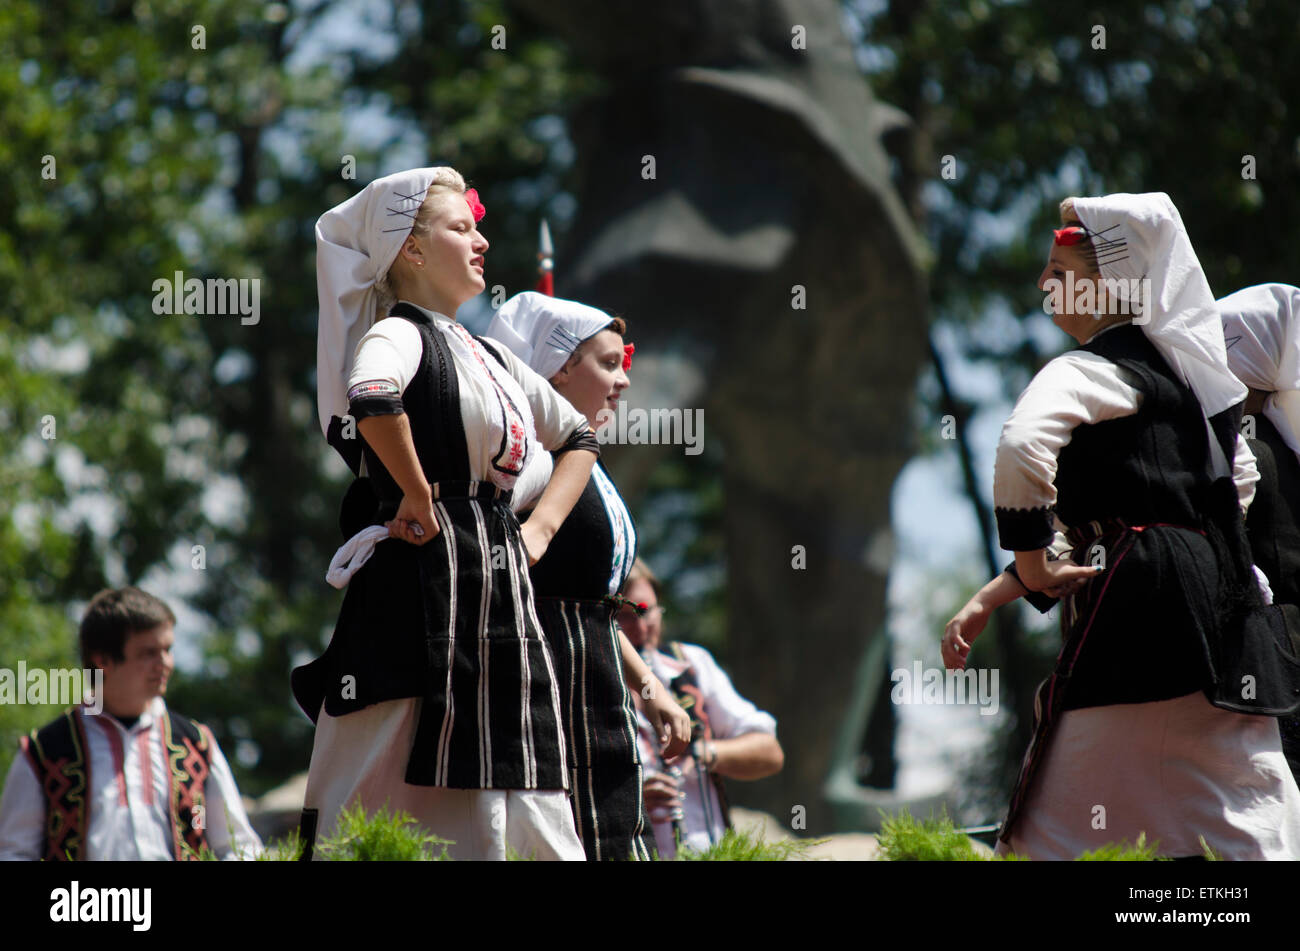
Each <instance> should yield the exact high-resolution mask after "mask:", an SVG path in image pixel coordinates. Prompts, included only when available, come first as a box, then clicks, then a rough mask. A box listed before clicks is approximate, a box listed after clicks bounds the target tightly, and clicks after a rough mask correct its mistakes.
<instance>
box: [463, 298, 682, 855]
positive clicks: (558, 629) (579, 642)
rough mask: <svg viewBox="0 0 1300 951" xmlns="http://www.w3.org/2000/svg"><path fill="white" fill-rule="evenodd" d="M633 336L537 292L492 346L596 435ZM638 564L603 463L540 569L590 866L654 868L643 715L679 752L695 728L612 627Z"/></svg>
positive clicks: (545, 622) (500, 323) (623, 375)
mask: <svg viewBox="0 0 1300 951" xmlns="http://www.w3.org/2000/svg"><path fill="white" fill-rule="evenodd" d="M625 330H626V325H625V323H624V321H623V319H622V318H620V317H611V316H610V315H609V314H606V313H605V312H604V311H601V310H598V309H597V308H595V307H589V306H587V305H585V304H580V303H578V302H577V301H569V300H563V299H560V298H555V297H550V296H547V295H545V294H540V293H536V292H533V291H529V292H526V293H523V294H519V295H516V296H515V297H512V298H511V299H510V300H508V301H506V302H505V303H504V304H503V305H501V308H500V310H498V311H497V314H496V316H495V317H494V318H493V320H492V324H491V326H490V327H488V331H487V335H488V336H489V337H491V338H493V339H494V340H498V341H500V342H501V343H503V344H505V345H506V346H507V347H509V348H510V349H511V350H512V351H513V352H514V353H515V354H516V355H517V356H518V357H519V358H520V359H521V360H523V361H525V362H526V363H527V364H528V365H529V366H530V367H531V368H532V369H533V370H535V371H537V373H538V374H539V375H541V376H542V377H545V378H546V379H548V380H550V382H551V385H552V386H554V387H555V389H556V390H557V391H558V392H559V393H560V394H561V395H562V396H564V397H565V398H566V399H568V400H569V401H570V402H572V403H573V405H574V407H576V408H577V409H578V410H579V411H580V412H581V413H583V414H584V415H585V416H586V418H587V422H588V423H590V424H591V425H592V426H595V425H597V423H598V422H599V421H600V418H601V414H602V413H606V412H610V413H612V412H613V411H614V410H615V408H616V407H617V405H618V401H619V400H620V399H621V398H622V394H623V391H624V390H625V389H626V388H627V386H628V377H627V373H628V371H629V369H630V368H631V362H632V350H633V349H634V348H633V347H632V345H630V344H626V345H625V344H624V343H623V334H624V332H625ZM635 558H636V529H635V527H634V525H633V522H632V516H631V513H630V512H628V509H627V506H626V504H624V502H623V498H622V496H621V495H619V492H618V489H617V488H616V487H615V485H614V482H613V480H612V479H610V477H609V474H608V473H607V472H606V471H605V469H604V467H603V466H601V465H600V464H599V463H597V465H596V468H595V469H593V470H592V477H591V480H590V481H589V482H588V483H587V486H586V488H585V489H584V490H583V493H582V496H581V497H580V498H579V499H578V502H577V504H575V505H574V507H573V511H572V512H570V513H569V517H568V518H567V519H566V520H565V522H564V524H563V525H562V526H561V527H560V530H559V531H558V532H557V533H556V535H555V538H554V540H553V542H552V544H551V547H550V548H549V549H548V550H547V553H546V555H545V557H543V558H542V559H540V560H539V561H538V562H537V563H536V564H535V565H533V567H532V569H531V574H532V580H533V585H534V590H535V592H536V596H537V608H538V612H539V614H540V616H541V620H542V630H543V632H544V633H545V635H546V637H547V640H548V642H549V644H550V646H551V651H552V654H553V655H554V657H555V659H556V666H557V669H558V671H559V680H560V701H561V709H562V713H563V717H564V725H565V739H566V741H567V743H568V749H569V757H570V771H571V779H572V796H573V799H572V804H573V811H574V819H575V821H576V823H577V828H578V834H579V836H580V837H581V838H582V845H583V848H584V849H585V850H586V853H587V858H588V859H590V860H592V861H598V860H622V859H642V860H643V859H648V858H650V857H651V855H652V854H653V844H654V839H653V836H652V833H651V830H650V824H649V818H648V816H647V814H646V809H645V805H644V802H643V796H642V779H643V777H642V766H641V762H640V757H639V752H638V743H637V712H636V706H635V705H634V700H633V697H632V695H631V693H630V692H629V687H631V688H632V689H633V690H635V691H638V692H639V693H640V698H641V704H642V705H643V706H644V708H645V711H646V715H647V717H648V718H649V719H650V720H651V721H652V723H653V728H654V729H655V731H656V734H657V736H658V738H659V741H660V748H661V749H662V751H663V755H666V756H669V757H672V756H676V755H677V754H679V753H681V752H682V751H683V750H684V749H685V747H686V743H687V741H688V740H689V738H690V718H689V717H688V716H687V715H686V712H685V711H684V710H682V708H681V707H680V706H678V704H677V703H676V702H675V701H674V700H673V698H672V695H671V694H670V693H669V691H668V690H666V689H665V688H664V686H663V685H662V684H661V683H659V681H658V680H657V679H656V678H655V676H654V674H652V673H651V672H650V669H649V668H648V667H647V666H646V664H645V662H644V661H643V660H642V659H641V657H640V655H638V654H637V652H636V650H635V649H634V648H633V647H632V645H631V644H630V643H628V640H627V638H626V637H625V636H624V635H623V633H622V632H621V631H620V630H619V629H618V627H617V625H616V624H615V623H614V617H615V614H616V612H617V611H618V609H619V606H620V604H621V601H622V599H621V598H619V597H618V593H619V591H620V590H621V588H622V586H623V583H624V581H625V580H626V579H627V575H628V572H629V571H630V569H631V567H632V563H633V560H634V559H635Z"/></svg>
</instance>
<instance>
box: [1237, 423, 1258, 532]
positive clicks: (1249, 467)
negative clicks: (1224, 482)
mask: <svg viewBox="0 0 1300 951" xmlns="http://www.w3.org/2000/svg"><path fill="white" fill-rule="evenodd" d="M1258 481H1259V467H1258V466H1257V465H1255V454H1254V453H1253V452H1251V451H1250V446H1248V445H1247V444H1246V440H1245V439H1243V438H1242V436H1241V433H1237V451H1236V452H1235V453H1233V456H1232V482H1233V484H1234V485H1235V486H1236V487H1237V501H1238V502H1239V503H1240V505H1241V511H1242V513H1243V514H1244V513H1245V512H1246V510H1247V509H1248V508H1250V503H1251V502H1253V501H1255V483H1256V482H1258Z"/></svg>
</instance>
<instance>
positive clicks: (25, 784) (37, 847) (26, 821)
mask: <svg viewBox="0 0 1300 951" xmlns="http://www.w3.org/2000/svg"><path fill="white" fill-rule="evenodd" d="M44 844H45V797H44V796H43V795H42V794H41V784H40V780H38V779H37V778H36V773H35V772H34V771H33V770H32V764H31V762H30V761H29V760H28V759H27V756H26V754H25V753H19V754H18V755H17V756H15V757H14V760H13V762H12V763H11V764H10V765H9V775H8V776H6V777H5V790H4V795H3V797H0V862H36V861H39V860H40V858H41V851H42V846H43V845H44Z"/></svg>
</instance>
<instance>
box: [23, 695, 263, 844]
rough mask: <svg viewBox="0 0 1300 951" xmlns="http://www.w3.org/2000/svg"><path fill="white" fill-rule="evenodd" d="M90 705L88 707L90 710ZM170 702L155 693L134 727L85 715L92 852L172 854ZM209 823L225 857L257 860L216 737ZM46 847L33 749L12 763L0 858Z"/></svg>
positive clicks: (211, 840)
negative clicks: (167, 744) (167, 743)
mask: <svg viewBox="0 0 1300 951" xmlns="http://www.w3.org/2000/svg"><path fill="white" fill-rule="evenodd" d="M83 712H84V711H83ZM166 716H167V705H166V704H165V703H164V702H163V699H162V698H161V697H155V698H154V699H153V701H152V702H151V703H150V704H149V707H148V709H146V710H145V712H144V713H143V714H141V716H140V718H139V719H138V720H137V721H136V722H135V724H134V725H133V726H132V727H131V728H130V729H128V728H126V727H124V726H123V725H122V724H121V723H119V722H118V721H117V720H116V719H115V718H114V717H112V716H110V715H109V714H107V713H101V714H98V715H95V714H85V715H84V716H83V721H82V722H83V724H84V727H85V734H86V745H87V747H88V756H89V760H90V785H91V789H90V809H89V812H88V816H87V822H88V825H89V829H88V830H87V834H86V852H85V857H86V858H87V859H88V860H91V861H96V860H100V861H103V860H108V861H131V860H145V861H171V860H173V859H175V857H176V855H175V852H174V851H173V848H172V828H171V814H170V810H169V808H168V797H169V796H170V795H171V788H170V783H169V781H168V777H167V757H166V752H165V750H164V748H163V728H162V724H163V721H164V719H165V718H166ZM203 800H204V802H205V803H206V810H205V814H206V819H205V825H206V828H205V830H204V833H205V835H206V836H207V840H208V845H209V846H210V847H211V849H212V852H213V854H214V855H216V857H217V858H219V859H241V858H242V859H252V858H254V857H256V855H257V853H258V852H259V851H260V850H261V848H262V843H261V840H260V839H259V838H258V837H257V833H256V832H254V831H253V827H252V826H251V825H250V824H249V821H248V814H247V813H246V812H245V811H244V806H243V803H242V802H241V801H240V798H239V789H238V788H237V787H236V786H235V778H234V776H233V775H232V774H231V772H230V765H229V764H228V763H227V762H226V758H225V756H224V755H222V752H221V747H220V746H218V745H217V741H216V738H215V737H213V738H212V763H211V768H210V771H209V773H208V777H207V780H206V781H205V782H204V784H203ZM44 852H45V794H44V793H43V792H42V791H41V785H40V782H39V780H38V779H37V777H36V772H35V770H34V769H33V768H32V764H31V761H30V760H29V759H28V758H27V756H26V755H24V754H22V753H19V754H18V755H17V756H16V757H14V761H13V764H12V765H11V766H10V767H9V775H8V777H7V778H6V780H5V787H4V795H3V797H0V861H37V860H39V859H41V858H43V857H44Z"/></svg>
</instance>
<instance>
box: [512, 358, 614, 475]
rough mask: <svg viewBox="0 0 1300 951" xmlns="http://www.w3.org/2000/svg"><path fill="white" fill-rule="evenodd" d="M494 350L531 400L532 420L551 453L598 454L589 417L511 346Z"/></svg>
mask: <svg viewBox="0 0 1300 951" xmlns="http://www.w3.org/2000/svg"><path fill="white" fill-rule="evenodd" d="M495 349H496V350H497V351H498V352H499V353H500V354H501V356H502V358H503V359H504V360H505V364H506V369H507V370H509V371H510V375H511V376H512V377H514V378H515V381H516V382H518V384H519V385H520V387H522V388H523V391H524V395H525V396H526V397H528V405H529V406H530V407H532V410H533V421H534V423H535V424H536V426H537V438H538V440H540V441H541V444H542V445H543V446H545V447H546V449H547V450H548V451H550V452H561V451H564V450H566V449H573V448H581V449H588V450H590V451H592V452H595V453H597V455H599V453H600V450H599V448H598V446H597V443H596V438H595V436H594V435H590V430H591V426H590V425H589V424H588V422H587V417H585V416H583V415H582V414H581V413H579V412H578V411H577V410H576V409H574V408H573V404H572V403H570V402H569V401H568V400H566V399H565V398H564V397H563V396H561V395H560V394H559V393H557V392H555V387H553V386H551V384H550V383H548V382H547V381H546V380H545V379H543V378H542V377H541V376H540V375H539V374H538V373H537V372H536V371H534V370H533V369H532V367H530V366H528V364H526V363H524V362H523V361H522V360H520V359H519V358H518V357H517V356H515V354H514V353H513V352H512V351H511V350H510V348H509V347H507V346H505V345H504V344H496V347H495ZM588 437H589V438H588Z"/></svg>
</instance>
